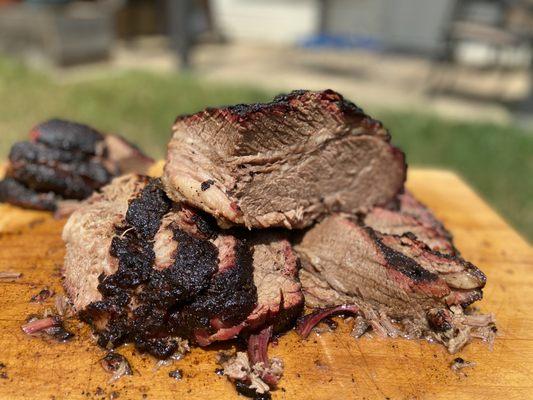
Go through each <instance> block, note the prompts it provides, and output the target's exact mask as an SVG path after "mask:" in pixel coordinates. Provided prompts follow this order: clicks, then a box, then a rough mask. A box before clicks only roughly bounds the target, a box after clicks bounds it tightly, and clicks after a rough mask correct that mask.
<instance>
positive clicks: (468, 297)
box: [296, 214, 486, 351]
mask: <svg viewBox="0 0 533 400" xmlns="http://www.w3.org/2000/svg"><path fill="white" fill-rule="evenodd" d="M296 250H297V252H298V254H299V255H300V257H301V259H302V266H303V269H304V270H303V271H302V273H301V276H300V277H301V281H302V285H303V290H304V294H305V297H306V303H307V304H308V305H309V306H313V307H325V306H337V305H340V304H355V305H357V306H358V307H359V308H360V309H361V310H362V311H361V312H362V314H363V316H364V317H366V318H367V319H368V320H369V321H370V323H371V324H372V327H373V328H374V330H376V331H377V332H378V333H379V332H382V333H384V334H388V335H391V336H396V335H399V334H405V335H408V336H410V337H430V338H433V339H437V340H439V341H441V342H443V343H444V344H445V345H446V346H447V347H448V348H449V350H450V351H456V350H457V349H458V348H460V347H461V346H462V345H464V344H465V343H466V341H467V340H468V338H469V333H470V330H471V329H473V328H472V327H471V326H468V323H467V322H466V321H468V318H466V319H465V314H464V312H463V308H464V307H466V306H467V305H469V304H471V303H473V302H475V301H477V300H479V299H481V297H482V291H481V289H482V288H483V286H484V285H485V280H486V278H485V275H484V274H483V273H482V272H481V271H480V270H479V269H477V268H476V267H475V266H474V265H472V264H470V263H469V262H467V261H465V260H463V259H462V258H460V257H458V256H452V255H448V254H442V253H439V252H437V251H434V250H431V249H430V248H429V247H428V246H427V245H425V244H424V243H422V242H421V241H418V240H417V239H415V238H414V237H413V235H411V234H407V235H403V236H398V235H391V234H384V233H380V232H378V231H376V230H374V229H372V228H370V227H367V226H364V225H363V223H362V222H360V221H358V220H357V219H355V218H354V217H349V216H344V215H340V214H337V215H333V216H330V217H327V218H326V219H324V221H322V222H320V223H319V224H317V225H316V226H314V227H313V228H311V229H310V230H309V231H308V232H307V233H306V234H305V235H304V236H303V239H302V240H301V242H300V243H299V244H298V246H297V247H296Z"/></svg>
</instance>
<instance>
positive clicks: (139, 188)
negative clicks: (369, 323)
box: [63, 175, 303, 357]
mask: <svg viewBox="0 0 533 400" xmlns="http://www.w3.org/2000/svg"><path fill="white" fill-rule="evenodd" d="M116 192H120V195H118V196H117V195H116ZM110 194H113V196H110ZM63 238H64V240H65V242H66V243H67V253H66V258H65V265H64V271H63V273H64V277H65V281H64V284H65V287H66V289H67V291H68V293H69V296H70V297H71V299H72V300H73V303H74V306H75V307H76V310H77V311H79V312H80V315H81V316H82V318H83V319H84V320H86V321H87V322H89V323H90V324H91V325H92V326H93V328H94V330H95V332H96V333H97V334H98V338H99V344H100V345H102V346H116V345H118V344H121V343H123V342H126V341H128V342H134V343H135V344H136V345H137V347H138V348H140V349H141V350H143V351H148V352H150V353H152V354H154V355H155V356H158V357H167V356H169V355H170V354H172V352H173V351H174V348H175V346H176V343H177V341H176V340H175V339H174V338H175V337H182V338H187V339H189V340H192V341H193V342H196V343H197V344H199V345H208V344H210V343H212V342H214V341H218V340H228V339H232V338H234V337H236V336H237V335H238V334H240V333H241V332H242V333H244V332H253V331H255V330H257V329H261V328H262V327H263V326H264V325H265V324H267V323H268V324H277V325H278V326H279V329H281V328H282V327H283V326H285V325H286V323H287V322H288V320H289V319H291V318H295V317H296V314H297V313H298V312H299V311H300V310H301V307H302V304H303V296H302V294H301V291H300V287H299V283H298V278H297V273H298V270H297V263H296V258H295V256H294V254H293V253H292V249H291V248H290V244H289V243H288V242H287V241H286V240H283V239H281V238H280V239H279V240H278V239H276V238H275V237H269V238H265V239H263V240H261V241H260V242H258V243H257V244H256V243H255V242H252V241H250V243H248V242H247V240H246V238H240V237H236V236H234V235H232V234H229V233H224V232H221V231H220V230H219V229H218V227H217V226H216V224H214V222H213V221H212V220H211V218H210V217H208V216H206V215H204V214H203V213H202V212H200V211H196V210H194V209H192V208H189V207H188V206H185V205H183V204H174V203H172V202H171V201H170V200H169V199H168V198H167V197H166V195H165V193H164V192H163V190H162V188H161V185H160V182H159V180H156V179H152V180H150V179H148V178H144V177H140V176H133V175H128V176H125V177H122V178H117V179H115V180H114V181H113V182H112V183H111V184H110V185H108V186H106V187H104V188H103V191H102V193H101V194H94V195H93V196H92V197H91V198H89V199H88V200H87V201H86V202H85V203H84V205H83V207H81V208H80V209H78V210H77V211H76V212H74V213H73V214H72V216H71V217H70V219H69V220H68V222H67V225H66V226H65V230H64V233H63ZM256 248H257V249H258V250H257V252H255V249H256ZM264 254H270V255H272V257H275V259H274V258H273V259H269V258H268V257H267V256H264ZM266 276H269V277H272V279H275V280H276V282H278V283H279V285H280V286H279V287H277V291H276V290H274V289H273V288H272V287H270V286H269V285H270V280H268V279H263V278H264V277H266Z"/></svg>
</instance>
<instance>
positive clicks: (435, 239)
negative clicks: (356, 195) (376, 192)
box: [364, 191, 458, 255]
mask: <svg viewBox="0 0 533 400" xmlns="http://www.w3.org/2000/svg"><path fill="white" fill-rule="evenodd" d="M364 223H365V225H368V226H369V227H371V228H372V229H374V230H376V231H379V232H381V233H386V234H391V235H403V234H407V233H410V234H413V235H414V236H415V237H416V238H417V239H418V240H420V241H421V242H424V243H425V244H426V245H428V247H429V248H430V249H431V250H434V251H438V252H440V253H443V254H450V255H454V254H458V252H457V250H456V249H455V247H454V246H453V243H452V235H451V234H450V233H449V232H448V231H447V230H446V228H444V226H443V225H442V223H441V222H440V221H438V220H437V218H435V216H434V215H433V213H432V212H431V211H430V210H429V209H428V208H427V207H426V206H424V205H423V204H422V203H420V202H419V201H418V200H416V199H415V198H414V197H413V195H412V194H411V193H410V192H408V191H405V193H402V194H400V195H398V197H397V198H396V199H395V200H394V201H393V202H391V204H390V205H389V206H388V207H374V208H373V209H372V210H371V211H370V212H369V213H368V214H366V215H365V217H364Z"/></svg>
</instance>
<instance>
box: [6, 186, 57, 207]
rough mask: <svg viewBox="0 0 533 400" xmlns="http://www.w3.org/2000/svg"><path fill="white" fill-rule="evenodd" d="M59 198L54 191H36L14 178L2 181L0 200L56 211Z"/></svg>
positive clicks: (21, 205)
mask: <svg viewBox="0 0 533 400" xmlns="http://www.w3.org/2000/svg"><path fill="white" fill-rule="evenodd" d="M57 200H58V198H57V197H56V195H55V194H54V193H53V192H41V193H39V192H36V191H34V190H32V189H30V188H28V187H26V186H24V184H22V183H20V182H18V181H17V180H15V179H13V178H6V179H4V180H2V181H0V202H5V203H10V204H13V205H16V206H20V207H25V208H33V209H36V210H44V211H55V210H56V208H57V206H56V202H57Z"/></svg>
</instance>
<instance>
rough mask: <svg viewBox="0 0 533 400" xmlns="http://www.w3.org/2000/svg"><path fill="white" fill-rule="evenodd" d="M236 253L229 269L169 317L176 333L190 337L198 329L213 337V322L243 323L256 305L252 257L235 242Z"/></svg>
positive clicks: (240, 243) (246, 247)
mask: <svg viewBox="0 0 533 400" xmlns="http://www.w3.org/2000/svg"><path fill="white" fill-rule="evenodd" d="M235 253H236V254H235V265H234V266H233V267H232V268H229V269H227V270H225V271H223V272H219V273H216V274H214V275H213V276H212V278H211V281H210V282H209V284H208V285H207V287H206V290H205V291H203V292H202V293H201V294H199V295H198V296H197V297H196V298H195V300H193V301H192V302H191V303H190V304H187V305H186V306H185V307H183V308H182V309H180V310H178V311H176V312H175V313H174V314H173V315H172V316H171V320H172V325H173V326H175V327H176V331H175V333H176V334H179V335H181V336H185V337H193V336H194V333H195V332H196V331H198V330H201V331H202V332H204V333H209V334H212V333H214V332H215V330H214V329H213V327H212V326H211V320H212V319H215V318H216V319H218V320H219V321H220V322H221V323H222V324H223V325H224V326H227V327H230V326H234V325H237V324H239V323H240V322H242V321H243V320H245V319H246V317H247V316H248V315H249V314H250V313H251V312H252V311H253V309H254V308H255V306H256V304H257V288H256V287H255V285H254V282H253V264H252V263H253V261H252V254H251V252H250V250H249V248H248V246H247V245H245V244H244V243H242V242H238V243H237V246H236V249H235Z"/></svg>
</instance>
